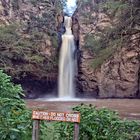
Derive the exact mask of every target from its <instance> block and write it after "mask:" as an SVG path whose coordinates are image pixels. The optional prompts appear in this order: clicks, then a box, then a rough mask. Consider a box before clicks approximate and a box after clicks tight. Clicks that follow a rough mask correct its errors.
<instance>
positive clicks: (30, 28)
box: [0, 0, 62, 79]
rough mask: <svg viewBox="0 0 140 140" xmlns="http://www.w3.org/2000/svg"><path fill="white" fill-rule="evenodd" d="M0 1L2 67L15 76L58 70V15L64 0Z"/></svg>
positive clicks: (16, 77)
mask: <svg viewBox="0 0 140 140" xmlns="http://www.w3.org/2000/svg"><path fill="white" fill-rule="evenodd" d="M1 4H2V5H1V6H2V7H3V9H1V13H2V14H1V15H0V19H1V25H0V68H1V69H3V70H4V71H5V72H7V73H9V74H10V75H11V76H12V77H13V78H15V79H20V78H22V77H25V76H26V75H28V74H31V75H34V76H36V77H38V76H39V77H40V78H41V77H44V76H47V74H48V73H47V72H51V73H56V71H57V64H58V63H57V55H56V48H57V47H58V39H57V38H58V37H57V25H58V21H57V16H58V15H60V14H61V12H62V1H61V0H60V1H58V0H40V1H37V0H30V1H22V2H21V1H20V0H12V1H10V2H8V3H7V2H6V1H2V3H1ZM10 5H12V6H10ZM9 6H10V7H9ZM9 8H10V9H9ZM2 21H3V22H2Z"/></svg>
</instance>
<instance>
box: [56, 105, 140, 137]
mask: <svg viewBox="0 0 140 140" xmlns="http://www.w3.org/2000/svg"><path fill="white" fill-rule="evenodd" d="M73 110H74V111H78V112H80V114H81V122H80V137H79V140H133V138H134V137H135V136H136V135H138V134H139V133H140V123H139V122H137V121H128V120H121V119H120V118H119V117H118V114H117V113H116V112H114V111H111V110H108V109H106V108H102V109H97V108H95V107H92V106H91V105H89V106H87V105H81V106H77V107H75V108H74V109H73ZM55 125H56V126H55V129H56V130H57V133H58V134H57V136H58V137H59V138H58V140H60V139H61V140H72V139H73V124H71V123H57V124H55Z"/></svg>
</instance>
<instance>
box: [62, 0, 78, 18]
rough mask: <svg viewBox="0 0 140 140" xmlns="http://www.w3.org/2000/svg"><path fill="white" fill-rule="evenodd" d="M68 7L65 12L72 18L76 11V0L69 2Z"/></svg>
mask: <svg viewBox="0 0 140 140" xmlns="http://www.w3.org/2000/svg"><path fill="white" fill-rule="evenodd" d="M66 5H67V6H66V8H65V9H64V12H66V13H68V14H69V15H70V16H71V15H72V14H73V12H74V11H75V9H76V0H67V3H66Z"/></svg>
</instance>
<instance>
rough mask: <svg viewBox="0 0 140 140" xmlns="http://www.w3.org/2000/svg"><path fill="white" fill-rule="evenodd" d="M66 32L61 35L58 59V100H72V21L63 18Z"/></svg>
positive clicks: (73, 48) (68, 18)
mask: <svg viewBox="0 0 140 140" xmlns="http://www.w3.org/2000/svg"><path fill="white" fill-rule="evenodd" d="M64 25H65V28H66V32H65V34H64V35H62V46H61V50H60V58H59V98H67V97H69V98H72V97H74V95H75V90H74V73H75V70H74V69H75V63H74V51H75V45H74V36H73V35H72V30H71V26H72V19H71V17H67V16H65V21H64Z"/></svg>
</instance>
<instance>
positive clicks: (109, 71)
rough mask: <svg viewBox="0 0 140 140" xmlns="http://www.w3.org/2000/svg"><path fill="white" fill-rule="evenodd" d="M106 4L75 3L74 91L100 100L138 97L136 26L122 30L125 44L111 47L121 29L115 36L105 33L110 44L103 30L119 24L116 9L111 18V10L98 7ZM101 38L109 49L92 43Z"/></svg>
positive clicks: (93, 1)
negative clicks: (76, 65) (77, 53)
mask: <svg viewBox="0 0 140 140" xmlns="http://www.w3.org/2000/svg"><path fill="white" fill-rule="evenodd" d="M107 2H108V1H100V2H99V1H96V0H89V1H87V2H85V3H84V2H81V1H78V6H77V10H76V11H75V13H74V15H73V20H74V21H77V28H76V23H75V22H73V31H74V35H75V38H76V39H77V41H79V49H80V51H81V53H80V54H81V59H80V61H79V74H78V77H77V79H78V80H77V81H78V88H80V89H81V90H80V91H81V92H84V93H90V94H91V95H92V96H97V97H100V98H108V97H113V98H114V97H118V98H124V97H127V98H138V97H140V88H139V86H140V82H139V81H140V74H139V73H140V32H139V29H140V27H139V25H138V24H137V23H136V24H135V25H134V26H133V28H134V32H128V33H127V31H126V34H125V32H124V33H123V34H124V35H123V38H125V39H126V41H125V39H124V40H123V42H122V43H120V42H118V43H116V44H117V45H116V44H115V43H114V44H115V45H116V46H117V47H114V46H115V45H114V44H113V43H112V42H113V41H114V40H115V37H116V36H118V38H117V41H118V40H120V39H121V37H119V32H120V33H121V31H122V30H123V29H121V30H120V31H118V34H117V35H116V36H115V35H114V34H115V33H114V32H115V30H114V32H111V33H110V34H109V35H110V36H109V37H110V38H112V42H111V41H110V42H109V41H108V40H107V39H108V38H107V39H106V35H108V34H106V31H108V32H109V30H110V31H111V30H112V29H114V26H116V25H117V24H118V25H117V26H118V28H119V24H120V23H119V22H120V21H118V20H119V18H118V15H119V10H118V12H116V13H115V14H114V15H113V16H112V15H111V14H110V13H111V12H112V11H109V12H110V13H109V12H108V13H107V12H106V10H110V9H105V8H106V7H105V8H104V7H103V6H104V5H102V4H107ZM118 2H119V1H118ZM135 2H136V1H135ZM138 3H139V2H138V1H137V4H138ZM118 4H120V3H118ZM134 4H135V3H134ZM112 5H113V3H112ZM126 10H127V9H126ZM138 15H139V13H138ZM134 16H135V15H134ZM128 18H129V17H128ZM126 20H127V19H126ZM126 26H127V25H126ZM116 29H117V28H116ZM132 30H133V29H132ZM116 32H117V31H116ZM103 35H104V38H103V37H102V40H103V39H104V40H103V41H104V42H106V41H108V42H109V43H108V44H107V45H110V47H108V46H105V45H106V44H105V43H104V42H103V43H102V40H100V41H99V42H98V43H97V41H96V40H99V39H98V38H99V37H100V36H103ZM114 36H115V37H114ZM113 37H114V39H113ZM110 38H109V39H110ZM101 43H102V44H101ZM111 43H112V44H111ZM99 44H101V45H100V46H101V47H100V46H99ZM113 45H114V46H113ZM99 47H100V48H99Z"/></svg>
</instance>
